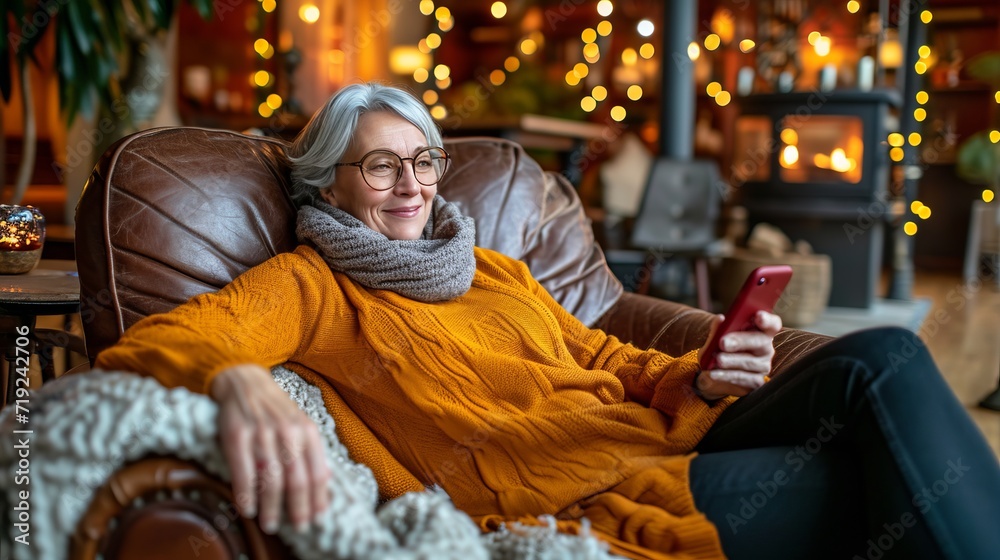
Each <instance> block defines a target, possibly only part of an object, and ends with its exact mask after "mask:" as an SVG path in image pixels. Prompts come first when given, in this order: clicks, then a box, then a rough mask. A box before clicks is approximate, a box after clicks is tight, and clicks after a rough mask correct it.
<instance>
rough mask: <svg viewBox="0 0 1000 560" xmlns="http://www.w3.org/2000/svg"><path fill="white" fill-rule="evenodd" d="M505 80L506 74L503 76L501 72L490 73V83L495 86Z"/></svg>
mask: <svg viewBox="0 0 1000 560" xmlns="http://www.w3.org/2000/svg"><path fill="white" fill-rule="evenodd" d="M506 79H507V74H505V73H504V71H503V70H494V71H492V72H490V83H491V84H493V85H495V86H498V85H500V84H502V83H503V82H504V80H506Z"/></svg>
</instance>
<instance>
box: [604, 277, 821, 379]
mask: <svg viewBox="0 0 1000 560" xmlns="http://www.w3.org/2000/svg"><path fill="white" fill-rule="evenodd" d="M712 317H713V315H712V314H711V313H708V312H706V311H702V310H700V309H695V308H693V307H689V306H687V305H683V304H680V303H675V302H671V301H666V300H662V299H657V298H653V297H649V296H644V295H639V294H633V293H629V292H626V293H624V294H622V297H621V298H619V299H618V302H617V303H616V304H615V305H614V306H613V307H612V308H611V309H609V310H608V311H607V312H606V313H605V314H604V315H603V316H602V317H601V318H600V319H599V320H598V321H597V323H596V324H595V325H594V326H595V327H596V328H599V329H601V330H603V331H605V332H607V333H608V334H612V335H614V336H616V337H618V338H619V339H621V340H624V341H628V342H631V343H632V344H634V345H635V346H638V347H639V348H655V349H657V350H660V351H661V352H665V353H667V354H669V355H671V356H680V355H682V354H685V353H687V352H689V351H691V350H694V349H697V348H700V347H701V345H702V344H704V343H705V339H706V338H708V332H709V330H710V329H711V326H712ZM830 340H832V339H831V338H830V337H828V336H824V335H820V334H816V333H811V332H807V331H801V330H798V329H784V330H782V331H781V332H780V333H778V336H776V337H775V338H774V349H775V356H774V362H773V364H772V371H773V374H778V373H780V372H781V371H783V370H784V369H785V368H786V367H788V365H789V364H791V363H793V362H794V361H795V360H797V359H798V358H800V357H801V356H803V355H805V354H806V353H808V352H810V351H812V350H813V349H815V348H817V347H819V346H822V345H823V344H825V343H826V342H828V341H830Z"/></svg>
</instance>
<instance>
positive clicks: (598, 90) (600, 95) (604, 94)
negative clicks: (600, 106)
mask: <svg viewBox="0 0 1000 560" xmlns="http://www.w3.org/2000/svg"><path fill="white" fill-rule="evenodd" d="M590 95H591V97H593V98H594V99H596V100H597V101H604V100H605V99H607V98H608V88H606V87H604V86H594V89H593V91H591V92H590Z"/></svg>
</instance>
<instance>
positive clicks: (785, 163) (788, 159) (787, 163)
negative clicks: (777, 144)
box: [778, 146, 799, 168]
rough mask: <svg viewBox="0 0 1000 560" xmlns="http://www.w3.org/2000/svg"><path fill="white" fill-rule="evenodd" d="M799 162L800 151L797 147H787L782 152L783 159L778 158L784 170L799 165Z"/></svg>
mask: <svg viewBox="0 0 1000 560" xmlns="http://www.w3.org/2000/svg"><path fill="white" fill-rule="evenodd" d="M798 161H799V149H798V148H796V147H795V146H785V148H784V149H783V150H781V157H779V158H778V163H780V164H781V166H782V167H784V168H789V167H792V166H793V165H795V164H796V163H798Z"/></svg>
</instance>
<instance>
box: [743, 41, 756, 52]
mask: <svg viewBox="0 0 1000 560" xmlns="http://www.w3.org/2000/svg"><path fill="white" fill-rule="evenodd" d="M756 46H757V44H756V43H754V42H753V40H752V39H743V40H742V41H740V51H741V52H744V53H748V52H750V51H752V50H753V48H754V47H756Z"/></svg>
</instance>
